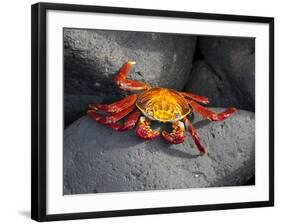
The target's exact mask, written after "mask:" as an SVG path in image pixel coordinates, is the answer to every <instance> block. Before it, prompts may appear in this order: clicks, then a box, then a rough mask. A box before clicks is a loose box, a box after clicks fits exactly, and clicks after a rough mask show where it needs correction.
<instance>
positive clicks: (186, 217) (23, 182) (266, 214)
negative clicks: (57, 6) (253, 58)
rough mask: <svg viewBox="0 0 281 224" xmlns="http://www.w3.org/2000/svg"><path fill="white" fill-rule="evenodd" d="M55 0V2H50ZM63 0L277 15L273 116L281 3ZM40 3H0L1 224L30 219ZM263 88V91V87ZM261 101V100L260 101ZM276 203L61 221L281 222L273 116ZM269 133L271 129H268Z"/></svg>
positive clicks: (21, 0)
mask: <svg viewBox="0 0 281 224" xmlns="http://www.w3.org/2000/svg"><path fill="white" fill-rule="evenodd" d="M50 1H51V0H50ZM60 2H61V3H77V4H91V5H107V6H119V7H135V8H153V9H166V10H183V11H194V12H210V13H225V14H241V15H253V16H270V17H275V63H276V66H275V89H276V91H275V99H276V100H275V105H276V109H275V114H276V115H278V114H280V113H281V106H280V100H279V99H278V97H281V88H280V84H281V83H280V80H281V79H280V64H279V63H278V62H280V59H281V58H280V52H281V49H280V39H281V35H280V34H281V33H280V20H281V15H280V9H281V7H280V5H279V4H278V1H277V0H276V1H269V0H267V1H258V0H256V1H250V0H230V1H225V0H211V1H210V0H205V1H203V0H193V1H189V0H172V1H171V0H170V1H165V2H164V1H160V0H158V1H157V0H154V1H152V0H118V2H117V1H114V0H92V1H90V0H80V1H79V0H68V1H63V0H60ZM32 3H36V1H24V0H14V1H2V2H1V7H0V10H1V11H0V17H1V19H0V24H1V26H0V31H1V32H0V115H1V116H0V121H1V122H0V152H1V156H0V173H1V175H0V180H1V182H0V223H15V224H17V223H34V221H32V220H30V218H29V216H30V5H31V4H32ZM259 91H262V90H259ZM257 100H258V99H257ZM275 124H276V125H275V133H276V135H275V137H276V141H275V149H276V150H275V151H276V153H275V161H276V166H275V170H276V174H275V180H276V185H275V189H276V196H275V199H276V203H275V204H276V205H275V207H274V208H255V209H236V210H226V211H211V212H196V213H182V214H169V215H153V216H152V215H150V216H135V217H121V218H107V219H97V220H83V221H82V220H78V221H69V222H60V223H85V224H86V223H104V224H107V223H122V224H127V223H152V222H154V223H196V224H199V223H213V222H214V223H217V224H219V223H228V224H232V223H235V224H237V223H245V222H249V223H268V222H269V221H270V220H271V221H270V222H271V223H277V222H278V221H277V220H278V218H279V220H280V218H281V217H280V213H281V205H280V203H281V199H280V191H279V189H280V187H281V178H280V173H281V172H280V168H281V166H280V159H278V158H281V153H280V148H281V141H280V137H281V136H280V128H281V122H280V117H279V116H276V118H275ZM266 134H267V133H266ZM279 222H280V221H279Z"/></svg>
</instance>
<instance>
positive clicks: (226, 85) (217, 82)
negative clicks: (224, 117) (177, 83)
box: [185, 60, 253, 110]
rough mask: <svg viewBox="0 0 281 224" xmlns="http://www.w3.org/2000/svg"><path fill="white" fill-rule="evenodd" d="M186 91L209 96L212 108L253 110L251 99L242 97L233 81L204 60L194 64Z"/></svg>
mask: <svg viewBox="0 0 281 224" xmlns="http://www.w3.org/2000/svg"><path fill="white" fill-rule="evenodd" d="M185 91H187V92H192V93H195V94H198V95H202V96H207V97H208V99H209V100H210V104H209V105H210V106H214V107H230V106H231V107H236V108H239V109H245V110H251V109H253V108H252V106H253V105H252V104H249V99H248V98H247V97H246V96H245V97H241V95H240V94H241V93H240V91H237V88H236V86H235V85H233V84H232V81H231V79H229V78H227V77H226V76H225V75H223V76H220V75H218V74H217V73H216V71H214V70H213V68H212V67H211V66H209V65H207V64H206V63H205V62H204V61H203V60H198V61H195V62H194V63H193V67H192V71H191V74H190V78H189V80H188V82H187V84H186V86H185Z"/></svg>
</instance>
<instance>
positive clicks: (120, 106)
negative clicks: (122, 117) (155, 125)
mask: <svg viewBox="0 0 281 224" xmlns="http://www.w3.org/2000/svg"><path fill="white" fill-rule="evenodd" d="M136 100H137V94H132V95H130V96H127V97H125V98H124V99H122V100H120V101H117V102H114V103H112V104H109V105H107V104H90V105H89V107H90V108H91V109H94V110H101V111H104V112H107V113H117V112H120V111H122V110H124V109H126V108H127V107H130V106H132V105H133V104H134V103H135V102H136Z"/></svg>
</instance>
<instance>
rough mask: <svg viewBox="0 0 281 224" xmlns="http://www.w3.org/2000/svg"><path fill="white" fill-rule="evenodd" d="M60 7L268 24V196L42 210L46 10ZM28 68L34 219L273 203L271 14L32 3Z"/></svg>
mask: <svg viewBox="0 0 281 224" xmlns="http://www.w3.org/2000/svg"><path fill="white" fill-rule="evenodd" d="M48 10H63V11H75V12H100V13H111V14H124V15H141V16H158V17H159V16H162V17H176V18H192V19H205V20H221V21H235V22H254V23H264V24H269V75H270V77H269V133H268V134H269V150H270V152H269V183H268V185H269V200H268V201H256V202H243V203H226V204H211V205H210V204H208V205H196V206H178V207H160V208H148V209H147V208H146V209H130V210H115V211H101V212H85V213H68V214H52V215H48V214H46V144H47V142H46V128H47V121H46V109H47V108H46V69H47V68H46V35H47V33H46V12H47V11H48ZM31 25H32V30H31V35H32V40H31V41H32V48H31V52H32V54H31V59H32V65H31V68H32V70H31V72H32V90H31V91H32V94H31V95H32V108H31V109H32V114H31V121H32V124H31V125H32V153H31V161H32V164H31V174H32V180H31V196H32V198H31V218H32V219H34V220H37V221H54V220H70V219H72V220H73V219H85V218H102V217H115V216H132V215H147V214H161V213H177V212H192V211H206V210H222V209H238V208H254V207H267V206H273V205H274V18H270V17H254V16H240V15H224V14H210V13H194V12H182V11H163V10H148V9H136V8H117V7H101V6H88V5H73V4H54V3H37V4H34V5H32V18H31Z"/></svg>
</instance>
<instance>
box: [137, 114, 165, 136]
mask: <svg viewBox="0 0 281 224" xmlns="http://www.w3.org/2000/svg"><path fill="white" fill-rule="evenodd" d="M150 123H151V121H150V120H149V119H148V118H146V117H144V116H141V117H140V119H139V123H138V125H137V128H136V133H137V135H138V136H139V137H140V138H142V139H144V140H152V139H155V138H157V137H158V136H159V135H160V132H159V131H157V130H151V128H150Z"/></svg>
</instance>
